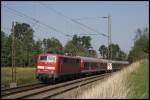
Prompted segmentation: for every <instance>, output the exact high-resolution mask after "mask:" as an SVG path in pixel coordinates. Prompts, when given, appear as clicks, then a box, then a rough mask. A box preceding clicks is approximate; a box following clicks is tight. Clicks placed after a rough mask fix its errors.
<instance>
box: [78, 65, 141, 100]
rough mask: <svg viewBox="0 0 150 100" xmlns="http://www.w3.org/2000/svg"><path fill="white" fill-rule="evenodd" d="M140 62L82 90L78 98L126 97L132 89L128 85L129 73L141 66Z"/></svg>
mask: <svg viewBox="0 0 150 100" xmlns="http://www.w3.org/2000/svg"><path fill="white" fill-rule="evenodd" d="M139 64H140V62H135V63H133V64H131V65H130V66H128V67H127V68H124V69H122V70H121V71H119V72H116V73H114V74H113V75H111V76H110V77H109V78H108V79H107V80H105V81H103V82H99V83H98V84H96V85H95V86H92V88H89V89H88V90H87V91H84V92H82V93H81V94H79V95H78V96H77V97H76V98H77V99H99V98H100V99H126V98H128V95H129V93H130V91H131V89H130V88H129V87H128V81H127V78H128V75H129V74H130V73H133V72H134V71H135V70H137V68H138V67H139Z"/></svg>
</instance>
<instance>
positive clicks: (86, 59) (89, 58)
mask: <svg viewBox="0 0 150 100" xmlns="http://www.w3.org/2000/svg"><path fill="white" fill-rule="evenodd" d="M41 55H55V56H59V57H68V58H78V59H81V60H82V61H85V62H104V63H107V62H108V61H109V60H108V59H100V58H92V57H83V56H67V55H62V54H51V53H41V54H39V56H41ZM112 63H119V64H120V63H121V64H129V62H128V61H115V60H113V61H112Z"/></svg>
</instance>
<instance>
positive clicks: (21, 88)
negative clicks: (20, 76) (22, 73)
mask: <svg viewBox="0 0 150 100" xmlns="http://www.w3.org/2000/svg"><path fill="white" fill-rule="evenodd" d="M44 86H46V84H42V83H33V84H28V85H23V86H18V87H15V88H7V89H1V96H6V95H11V94H15V93H18V92H22V91H27V90H31V89H35V88H40V87H44Z"/></svg>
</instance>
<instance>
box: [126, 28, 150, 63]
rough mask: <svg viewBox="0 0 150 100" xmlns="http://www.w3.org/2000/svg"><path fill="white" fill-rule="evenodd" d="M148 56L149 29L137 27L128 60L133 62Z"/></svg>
mask: <svg viewBox="0 0 150 100" xmlns="http://www.w3.org/2000/svg"><path fill="white" fill-rule="evenodd" d="M148 57H149V29H148V28H144V29H143V30H142V29H140V28H139V29H137V31H136V35H135V38H134V46H133V47H132V49H131V50H130V52H129V55H128V60H129V61H130V62H134V61H137V60H140V59H144V58H148Z"/></svg>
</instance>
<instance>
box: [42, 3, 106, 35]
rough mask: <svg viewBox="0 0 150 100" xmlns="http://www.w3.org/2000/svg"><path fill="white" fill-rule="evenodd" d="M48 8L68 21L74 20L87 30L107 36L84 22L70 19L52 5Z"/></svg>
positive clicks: (73, 20)
mask: <svg viewBox="0 0 150 100" xmlns="http://www.w3.org/2000/svg"><path fill="white" fill-rule="evenodd" d="M40 4H42V3H41V2H40ZM42 5H43V4H42ZM43 6H44V5H43ZM45 7H46V6H45ZM49 8H50V9H51V10H52V11H53V12H55V13H57V14H58V15H60V16H63V17H65V18H67V19H69V20H70V21H72V22H74V23H76V24H79V25H81V26H83V27H85V28H87V29H89V30H91V31H93V32H96V33H99V34H100V35H103V36H105V37H107V35H106V34H103V33H100V32H98V31H97V30H95V29H93V28H91V27H89V26H87V25H85V24H83V23H81V22H78V21H77V20H75V19H72V18H70V17H68V16H66V15H64V14H63V13H61V12H60V11H57V10H56V9H54V8H52V7H50V6H49Z"/></svg>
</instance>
